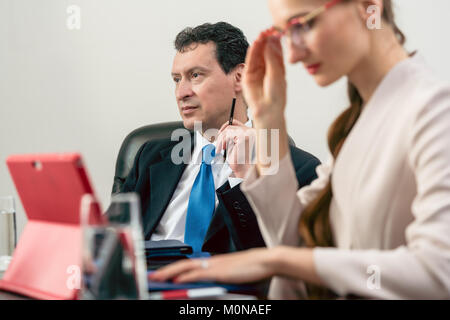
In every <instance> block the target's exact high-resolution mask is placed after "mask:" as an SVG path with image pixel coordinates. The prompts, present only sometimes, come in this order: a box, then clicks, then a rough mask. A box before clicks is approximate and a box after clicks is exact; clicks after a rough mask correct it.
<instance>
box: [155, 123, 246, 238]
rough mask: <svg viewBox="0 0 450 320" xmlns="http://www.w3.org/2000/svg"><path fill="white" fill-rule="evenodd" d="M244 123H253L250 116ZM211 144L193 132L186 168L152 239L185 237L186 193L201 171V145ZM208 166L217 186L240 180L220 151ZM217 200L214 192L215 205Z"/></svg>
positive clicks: (232, 185) (188, 192) (231, 183)
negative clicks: (234, 175)
mask: <svg viewBox="0 0 450 320" xmlns="http://www.w3.org/2000/svg"><path fill="white" fill-rule="evenodd" d="M245 125H246V126H247V127H252V122H251V120H249V121H247V122H246V123H245ZM208 144H211V142H209V141H208V140H207V139H206V138H205V137H203V135H202V134H201V133H200V132H198V131H196V132H195V145H194V150H193V152H192V159H191V162H190V163H189V164H188V165H187V166H186V169H185V170H184V172H183V175H182V176H181V179H180V181H179V182H178V185H177V187H176V189H175V192H174V194H173V196H172V199H171V200H170V202H169V205H168V206H167V209H166V211H165V212H164V214H163V216H162V218H161V220H160V222H159V224H158V226H157V227H156V229H155V232H153V234H152V236H151V240H167V239H176V240H180V241H184V231H185V227H186V213H187V208H188V203H189V196H190V194H191V189H192V186H193V185H194V181H195V178H196V177H197V174H198V173H199V171H200V166H201V163H202V148H203V147H204V146H205V145H208ZM211 170H212V173H213V177H214V186H215V188H216V189H218V188H220V187H221V186H222V185H223V184H224V183H225V182H226V181H227V180H228V182H229V183H230V187H231V188H233V187H235V186H236V185H238V184H239V183H241V182H242V179H240V178H233V177H230V175H231V174H232V173H233V171H232V170H231V168H230V166H229V165H228V163H227V162H225V163H224V157H223V153H219V154H216V156H215V157H214V159H213V160H212V161H211ZM218 203H219V200H218V199H217V194H216V208H217V204H218Z"/></svg>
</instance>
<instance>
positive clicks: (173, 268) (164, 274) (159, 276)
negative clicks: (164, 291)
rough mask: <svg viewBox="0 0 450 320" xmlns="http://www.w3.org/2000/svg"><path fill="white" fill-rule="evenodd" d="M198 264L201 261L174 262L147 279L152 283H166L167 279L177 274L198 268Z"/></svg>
mask: <svg viewBox="0 0 450 320" xmlns="http://www.w3.org/2000/svg"><path fill="white" fill-rule="evenodd" d="M200 262H201V261H199V260H198V259H197V260H195V259H192V260H187V261H179V262H175V263H173V264H170V265H168V266H166V267H163V268H161V269H159V270H157V271H155V272H154V273H152V274H151V275H150V276H149V279H150V280H153V281H167V280H169V279H173V278H175V277H177V276H178V275H179V274H182V273H185V272H188V271H190V270H193V269H195V268H197V267H198V266H200Z"/></svg>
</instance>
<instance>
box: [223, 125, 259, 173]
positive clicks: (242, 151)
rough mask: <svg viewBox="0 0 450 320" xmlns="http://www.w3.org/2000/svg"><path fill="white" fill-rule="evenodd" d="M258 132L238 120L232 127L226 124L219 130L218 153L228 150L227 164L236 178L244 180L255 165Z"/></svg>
mask: <svg viewBox="0 0 450 320" xmlns="http://www.w3.org/2000/svg"><path fill="white" fill-rule="evenodd" d="M255 140H256V131H255V129H254V128H249V127H247V126H246V125H244V124H243V123H242V122H240V121H238V120H233V123H232V124H231V125H230V124H228V122H227V123H225V124H224V125H223V126H222V127H221V128H220V130H219V135H218V137H217V150H216V153H220V152H222V150H227V159H226V160H227V162H228V164H229V166H230V168H231V170H233V174H234V177H236V178H241V179H243V178H244V177H245V175H246V174H247V171H248V170H249V169H250V168H251V167H252V166H253V165H254V161H253V150H254V146H255Z"/></svg>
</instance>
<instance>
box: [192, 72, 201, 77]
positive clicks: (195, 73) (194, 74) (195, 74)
mask: <svg viewBox="0 0 450 320" xmlns="http://www.w3.org/2000/svg"><path fill="white" fill-rule="evenodd" d="M198 77H200V74H198V73H197V72H194V73H193V74H192V78H194V79H196V78H198Z"/></svg>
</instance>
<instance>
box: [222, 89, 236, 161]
mask: <svg viewBox="0 0 450 320" xmlns="http://www.w3.org/2000/svg"><path fill="white" fill-rule="evenodd" d="M235 105H236V98H233V104H232V105H231V112H230V119H229V120H228V124H229V125H230V126H231V125H232V124H233V116H234V106H235ZM223 159H224V160H226V159H227V149H226V148H225V150H224V152H223Z"/></svg>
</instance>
